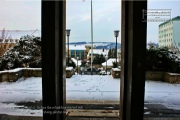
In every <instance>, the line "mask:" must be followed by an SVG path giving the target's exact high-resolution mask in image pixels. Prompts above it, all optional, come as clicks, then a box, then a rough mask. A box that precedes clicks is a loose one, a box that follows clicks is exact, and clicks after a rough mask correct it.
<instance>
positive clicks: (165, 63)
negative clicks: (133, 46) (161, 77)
mask: <svg viewBox="0 0 180 120" xmlns="http://www.w3.org/2000/svg"><path fill="white" fill-rule="evenodd" d="M146 70H147V71H149V70H153V71H154V70H158V71H166V72H173V73H174V72H177V73H180V62H179V57H178V54H176V53H175V52H173V51H172V50H170V49H169V48H167V47H151V48H149V49H147V51H146Z"/></svg>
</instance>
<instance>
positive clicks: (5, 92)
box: [0, 75, 180, 116]
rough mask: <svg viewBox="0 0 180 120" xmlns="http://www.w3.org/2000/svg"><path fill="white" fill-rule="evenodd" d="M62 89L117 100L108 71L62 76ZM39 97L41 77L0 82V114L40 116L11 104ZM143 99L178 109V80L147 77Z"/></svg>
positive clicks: (80, 96) (72, 96)
mask: <svg viewBox="0 0 180 120" xmlns="http://www.w3.org/2000/svg"><path fill="white" fill-rule="evenodd" d="M66 89H67V94H66V97H67V100H97V101H105V100H119V92H120V80H119V79H113V78H112V77H111V76H109V75H108V76H106V75H103V76H102V75H92V76H91V75H82V76H81V75H73V76H72V77H71V78H68V79H66ZM39 100H42V78H41V77H36V78H34V77H31V78H28V79H26V80H24V78H21V79H19V80H18V81H17V82H15V83H7V82H2V83H0V114H10V115H31V116H42V110H29V109H25V110H24V109H17V108H18V107H21V106H16V105H15V104H14V102H24V101H31V102H34V101H39ZM4 102H6V103H4ZM145 102H146V103H153V104H163V105H165V106H166V107H168V108H173V109H179V110H180V84H169V83H163V82H157V81H150V80H147V81H146V86H145ZM7 103H8V104H7Z"/></svg>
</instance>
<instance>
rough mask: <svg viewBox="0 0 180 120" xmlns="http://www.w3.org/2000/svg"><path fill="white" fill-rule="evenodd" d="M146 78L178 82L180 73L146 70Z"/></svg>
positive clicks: (179, 81)
mask: <svg viewBox="0 0 180 120" xmlns="http://www.w3.org/2000/svg"><path fill="white" fill-rule="evenodd" d="M146 80H156V81H163V82H168V83H180V74H178V73H169V72H161V71H146Z"/></svg>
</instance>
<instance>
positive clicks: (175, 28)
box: [158, 16, 180, 48]
mask: <svg viewBox="0 0 180 120" xmlns="http://www.w3.org/2000/svg"><path fill="white" fill-rule="evenodd" d="M179 31H180V16H177V17H175V18H172V19H171V20H169V21H166V22H164V23H162V24H160V25H159V39H158V41H159V46H160V47H163V46H166V47H169V48H180V32H179Z"/></svg>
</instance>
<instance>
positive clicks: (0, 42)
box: [0, 39, 19, 56]
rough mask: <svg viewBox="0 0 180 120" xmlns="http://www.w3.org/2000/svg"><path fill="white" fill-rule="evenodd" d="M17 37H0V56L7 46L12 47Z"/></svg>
mask: <svg viewBox="0 0 180 120" xmlns="http://www.w3.org/2000/svg"><path fill="white" fill-rule="evenodd" d="M18 41H19V40H18V39H0V56H2V55H3V54H4V53H5V52H6V51H7V50H8V49H9V48H11V47H14V46H15V44H16V43H17V42H18Z"/></svg>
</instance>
